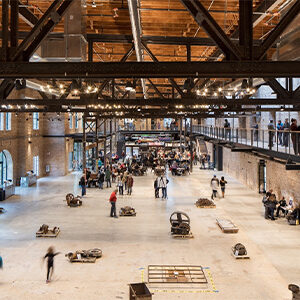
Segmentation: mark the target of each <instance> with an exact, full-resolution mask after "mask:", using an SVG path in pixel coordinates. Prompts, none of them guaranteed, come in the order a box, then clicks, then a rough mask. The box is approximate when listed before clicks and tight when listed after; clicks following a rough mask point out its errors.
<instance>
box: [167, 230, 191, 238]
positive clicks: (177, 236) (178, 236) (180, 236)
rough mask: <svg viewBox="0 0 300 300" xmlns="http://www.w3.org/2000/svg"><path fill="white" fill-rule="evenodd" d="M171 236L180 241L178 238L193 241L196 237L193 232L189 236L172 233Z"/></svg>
mask: <svg viewBox="0 0 300 300" xmlns="http://www.w3.org/2000/svg"><path fill="white" fill-rule="evenodd" d="M171 235H172V237H173V238H174V239H178V238H179V239H193V238H194V236H193V234H192V233H191V232H190V233H189V234H172V233H171Z"/></svg>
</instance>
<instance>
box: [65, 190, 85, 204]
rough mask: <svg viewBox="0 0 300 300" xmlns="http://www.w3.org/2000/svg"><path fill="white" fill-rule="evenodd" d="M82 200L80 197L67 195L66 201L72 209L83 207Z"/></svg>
mask: <svg viewBox="0 0 300 300" xmlns="http://www.w3.org/2000/svg"><path fill="white" fill-rule="evenodd" d="M81 199H82V198H81V197H80V196H78V195H77V196H76V197H75V196H74V195H73V194H72V193H69V194H67V195H66V201H67V204H68V206H70V207H77V206H81V205H82V200H81Z"/></svg>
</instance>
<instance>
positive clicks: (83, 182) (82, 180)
mask: <svg viewBox="0 0 300 300" xmlns="http://www.w3.org/2000/svg"><path fill="white" fill-rule="evenodd" d="M79 185H80V186H81V196H82V197H83V196H84V195H86V179H85V174H83V175H82V176H81V178H80V181H79Z"/></svg>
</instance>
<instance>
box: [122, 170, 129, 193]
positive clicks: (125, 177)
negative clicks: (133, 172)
mask: <svg viewBox="0 0 300 300" xmlns="http://www.w3.org/2000/svg"><path fill="white" fill-rule="evenodd" d="M127 178H128V172H127V171H125V172H124V174H123V177H122V182H123V187H124V190H125V191H126V190H127Z"/></svg>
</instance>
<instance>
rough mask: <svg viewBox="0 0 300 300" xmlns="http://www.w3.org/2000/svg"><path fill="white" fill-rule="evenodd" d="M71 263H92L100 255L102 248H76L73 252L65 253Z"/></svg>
mask: <svg viewBox="0 0 300 300" xmlns="http://www.w3.org/2000/svg"><path fill="white" fill-rule="evenodd" d="M65 256H66V257H67V258H68V259H69V261H70V262H71V263H74V262H80V263H94V262H95V261H96V259H97V258H100V257H102V250H101V249H99V248H94V249H89V250H77V251H75V252H69V253H67V254H66V255H65Z"/></svg>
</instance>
